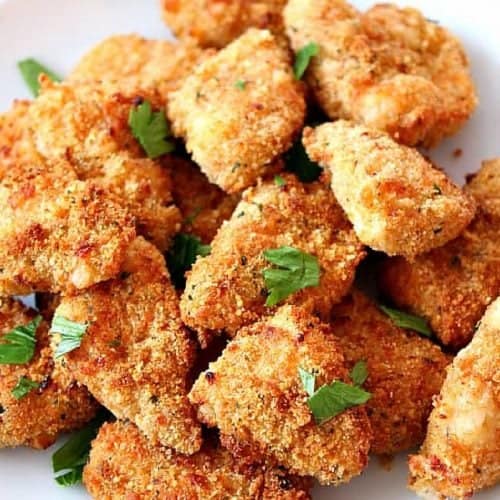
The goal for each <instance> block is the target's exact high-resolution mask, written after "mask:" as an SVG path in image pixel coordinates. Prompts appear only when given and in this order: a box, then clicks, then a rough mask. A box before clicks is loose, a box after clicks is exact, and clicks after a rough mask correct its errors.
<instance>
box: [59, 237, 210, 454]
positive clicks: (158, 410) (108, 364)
mask: <svg viewBox="0 0 500 500" xmlns="http://www.w3.org/2000/svg"><path fill="white" fill-rule="evenodd" d="M55 314H56V315H57V316H62V317H64V318H67V319H69V320H71V321H76V322H78V323H88V325H89V326H88V328H87V331H86V333H85V335H84V336H83V340H82V343H81V345H80V347H79V348H77V349H75V350H74V351H71V352H69V353H67V354H66V355H65V356H64V357H63V358H62V360H63V363H64V364H66V365H67V367H68V368H69V370H70V371H71V373H73V375H74V377H75V379H76V380H78V381H79V382H80V383H82V384H84V385H86V386H87V387H88V389H89V391H90V392H91V393H92V394H93V395H94V397H95V398H96V399H97V400H98V401H100V402H101V403H102V404H103V405H104V406H105V407H106V408H108V410H110V411H111V412H112V413H113V414H114V415H115V416H116V417H117V418H122V419H128V420H130V421H132V422H134V423H135V424H136V425H137V426H138V427H139V428H140V429H141V430H142V431H143V432H144V433H145V434H146V436H147V437H148V439H149V440H151V442H153V443H161V444H163V445H165V446H170V447H172V448H175V449H176V450H178V451H179V452H182V453H187V454H190V453H194V452H196V451H198V449H199V448H200V445H201V431H200V426H199V424H198V423H197V422H196V420H195V418H194V412H193V410H192V408H191V406H190V404H189V401H188V399H187V380H186V379H187V374H188V371H189V370H190V368H191V366H192V364H193V360H194V354H195V348H194V343H193V342H191V341H190V339H189V337H188V333H187V331H186V329H185V328H184V326H183V324H182V322H181V320H180V316H179V305H178V298H177V295H176V293H175V291H174V289H173V287H172V285H171V284H170V279H169V275H168V271H167V270H166V267H165V261H164V259H163V257H162V255H161V254H160V252H159V251H158V250H157V249H156V248H155V247H154V246H153V245H151V244H150V243H148V242H146V241H145V240H144V239H142V238H137V239H136V240H135V242H134V243H133V244H132V245H131V246H130V248H129V250H128V253H127V259H126V261H125V262H124V264H123V266H122V272H121V274H120V276H119V277H118V278H116V279H114V280H110V281H108V282H106V283H102V284H101V285H98V286H96V287H93V288H90V289H89V290H87V291H85V292H84V293H82V294H80V295H75V296H72V297H65V298H63V300H62V302H61V304H60V306H59V307H58V308H57V310H56V313H55ZM55 342H56V343H57V338H56V341H55Z"/></svg>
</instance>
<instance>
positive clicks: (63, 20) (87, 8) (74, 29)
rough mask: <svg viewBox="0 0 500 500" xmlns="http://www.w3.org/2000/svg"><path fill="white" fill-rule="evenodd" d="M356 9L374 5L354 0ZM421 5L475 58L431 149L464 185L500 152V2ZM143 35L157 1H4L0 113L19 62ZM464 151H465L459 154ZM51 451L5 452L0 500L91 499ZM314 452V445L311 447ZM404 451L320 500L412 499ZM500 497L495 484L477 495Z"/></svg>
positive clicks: (419, 1) (70, 60)
mask: <svg viewBox="0 0 500 500" xmlns="http://www.w3.org/2000/svg"><path fill="white" fill-rule="evenodd" d="M353 3H354V4H355V5H356V6H358V7H362V8H363V7H367V6H369V5H371V4H372V3H373V2H371V1H367V0H355V1H354V2H353ZM396 3H399V4H401V5H411V6H414V7H417V8H419V9H421V10H422V11H423V12H424V13H425V15H426V16H427V17H428V18H431V19H434V20H438V21H439V22H441V23H442V24H443V25H445V26H447V27H448V28H450V29H451V30H452V31H453V32H454V33H455V34H457V35H458V36H459V37H460V38H461V39H462V41H463V43H464V45H465V47H466V49H467V52H468V54H469V56H470V58H471V61H472V71H473V75H474V79H475V81H476V84H477V87H478V90H479V95H480V99H481V104H480V106H479V108H478V110H477V111H476V113H475V115H474V116H473V118H472V119H471V120H470V122H469V123H468V124H467V125H466V126H465V127H464V129H463V130H462V131H461V132H460V133H459V134H457V135H456V136H455V137H453V138H451V139H449V140H447V141H445V143H444V144H442V145H441V146H440V147H439V148H438V149H436V150H433V151H431V152H430V153H429V154H430V156H431V157H432V159H433V160H435V161H436V163H438V164H439V165H441V166H443V167H444V168H445V169H446V170H447V171H448V173H449V174H450V175H451V176H452V177H453V178H454V179H455V180H456V181H458V182H463V178H464V175H465V174H466V173H469V172H473V171H475V170H477V169H478V167H479V164H480V162H481V160H482V159H485V158H491V157H494V156H500V28H499V24H498V19H500V3H499V2H496V1H491V0H475V1H470V0H408V1H406V2H401V1H399V2H396ZM131 32H137V33H140V34H142V35H145V36H149V37H158V38H161V37H168V36H169V34H168V31H167V30H166V28H165V27H164V26H163V24H162V22H161V20H160V16H159V8H158V0H50V1H47V0H0V76H1V79H0V111H2V110H5V109H8V107H9V105H10V102H11V101H12V99H14V98H16V97H29V94H28V92H27V90H26V88H25V86H24V84H23V82H22V80H21V78H20V76H19V74H18V72H17V68H16V62H17V61H18V60H20V59H23V58H26V57H35V58H38V59H40V60H41V61H43V62H44V63H45V64H46V65H47V66H48V67H50V68H51V69H53V70H54V71H56V72H58V73H59V74H61V75H64V74H65V73H67V72H68V71H69V70H70V69H71V67H72V65H73V64H74V63H75V62H76V61H77V60H78V58H79V57H80V56H81V55H82V54H83V53H85V51H86V50H88V49H89V48H90V47H92V46H93V45H94V44H96V43H97V42H98V41H100V40H101V39H103V38H104V37H106V36H108V35H112V34H116V33H131ZM458 148H460V149H461V150H462V151H463V154H462V156H461V157H459V158H455V157H454V155H453V152H454V151H455V150H456V149H458ZM52 451H53V450H47V451H45V452H35V451H32V450H28V449H17V450H0V499H1V500H28V499H29V500H32V499H33V500H34V499H36V500H71V499H85V498H88V496H87V494H86V493H85V492H84V490H83V488H79V487H73V488H66V489H63V488H60V487H59V486H57V485H56V484H55V483H54V481H53V480H52V474H51V467H50V456H51V453H52ZM311 453H314V450H311ZM405 458H406V457H405V456H404V455H402V456H400V457H397V459H396V460H395V461H394V463H393V466H392V468H391V470H390V472H387V471H386V470H384V469H383V468H382V467H381V466H380V465H379V463H378V461H377V459H376V458H373V459H372V461H371V465H370V466H369V467H368V469H367V470H366V471H365V472H364V473H363V475H362V476H361V477H359V478H357V479H355V480H353V481H352V482H351V483H350V484H349V485H346V486H342V487H340V488H337V489H332V488H316V489H315V491H314V498H315V500H327V499H330V498H331V499H335V500H362V499H370V500H379V499H380V500H382V499H383V500H410V499H414V498H416V497H415V496H414V495H413V494H412V493H411V492H408V491H407V490H406V486H405V483H406V473H407V472H406V463H405ZM499 497H500V488H499V487H497V488H495V489H493V490H489V491H488V492H486V493H482V494H480V495H478V496H477V498H478V499H481V500H493V499H498V498H499Z"/></svg>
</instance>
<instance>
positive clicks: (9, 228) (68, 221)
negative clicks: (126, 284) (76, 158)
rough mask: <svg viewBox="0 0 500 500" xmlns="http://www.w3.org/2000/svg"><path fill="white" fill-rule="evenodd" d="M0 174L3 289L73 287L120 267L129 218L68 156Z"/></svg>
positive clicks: (25, 290)
mask: <svg viewBox="0 0 500 500" xmlns="http://www.w3.org/2000/svg"><path fill="white" fill-rule="evenodd" d="M4 173H5V175H4V176H3V178H0V212H1V213H2V217H1V218H0V295H15V294H18V295H26V294H29V293H32V292H34V291H47V292H53V293H58V292H65V293H69V292H74V291H76V290H78V289H82V288H87V287H89V286H91V285H93V284H95V283H98V282H100V281H104V280H107V279H109V278H111V277H112V276H114V275H115V274H117V273H118V271H119V270H120V267H121V264H122V262H123V260H124V259H125V252H126V249H127V247H128V245H129V244H130V242H131V241H132V240H133V239H134V237H135V229H134V223H133V219H132V218H131V217H130V215H129V214H128V212H126V211H125V210H124V209H123V208H122V207H121V206H120V205H119V204H117V203H116V201H115V200H114V199H113V198H112V197H111V196H109V195H107V194H106V193H104V191H103V190H102V188H100V187H98V186H96V185H95V184H92V183H90V182H83V181H79V180H76V179H75V174H74V172H73V171H72V169H71V166H70V165H68V164H67V163H65V162H60V163H57V164H53V165H48V164H45V163H41V164H33V165H31V166H27V165H22V164H18V165H17V166H16V168H14V167H12V168H9V169H7V171H6V172H4Z"/></svg>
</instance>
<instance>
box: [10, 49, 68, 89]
mask: <svg viewBox="0 0 500 500" xmlns="http://www.w3.org/2000/svg"><path fill="white" fill-rule="evenodd" d="M17 67H18V68H19V71H20V72H21V75H22V77H23V80H24V81H25V83H26V85H27V86H28V88H29V89H30V90H31V93H32V94H33V95H34V96H35V97H37V96H38V94H39V93H40V84H39V83H38V77H39V76H40V74H41V73H45V74H46V75H47V76H48V77H49V78H50V79H51V80H52V81H53V82H60V81H61V78H60V77H59V76H57V75H56V74H55V73H53V72H52V71H50V69H48V68H46V67H45V66H43V65H42V64H40V63H39V62H38V61H36V60H35V59H31V58H30V59H23V60H22V61H19V62H18V63H17Z"/></svg>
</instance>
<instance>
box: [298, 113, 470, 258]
mask: <svg viewBox="0 0 500 500" xmlns="http://www.w3.org/2000/svg"><path fill="white" fill-rule="evenodd" d="M303 141H304V144H305V147H306V150H307V154H308V155H309V157H310V158H311V159H312V160H314V161H316V162H318V163H319V164H320V165H322V166H323V167H325V168H328V169H329V170H330V172H331V186H332V190H333V192H334V193H335V196H336V198H337V200H338V201H339V203H340V205H341V206H342V208H343V209H344V210H345V212H346V214H347V217H348V218H349V220H350V221H351V222H352V224H353V226H354V230H355V231H356V234H357V235H358V238H359V239H360V240H361V241H362V242H363V243H365V244H366V245H368V246H370V247H371V248H373V249H374V250H380V251H382V252H385V253H387V254H389V255H403V256H405V257H408V258H410V259H411V258H413V257H415V255H418V254H421V253H423V252H426V251H428V250H431V249H432V248H435V247H439V246H442V245H444V244H445V243H446V242H448V241H450V240H451V239H453V238H455V237H457V236H458V235H459V234H460V233H461V232H462V231H463V230H464V228H465V227H466V226H467V224H468V223H469V222H470V221H471V220H472V218H473V217H474V212H475V204H474V201H473V199H472V197H471V196H468V195H466V194H464V193H463V192H462V190H461V189H460V188H459V187H457V186H456V185H455V184H453V183H452V182H451V181H450V180H449V179H448V178H447V177H446V175H445V174H444V173H443V172H441V171H440V170H437V169H436V168H434V167H433V166H432V165H431V163H429V162H428V161H427V160H426V159H425V158H424V157H423V156H422V155H421V154H420V153H419V152H418V151H416V150H415V149H412V148H409V147H407V146H402V145H400V144H397V143H396V142H394V141H393V140H392V139H391V138H390V137H389V136H388V135H387V134H385V133H384V132H379V131H376V130H373V129H368V128H366V127H364V126H360V125H355V124H353V123H352V122H347V121H343V120H339V121H337V122H335V123H327V124H324V125H320V126H319V127H316V128H315V129H310V128H308V129H305V131H304V138H303Z"/></svg>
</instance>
